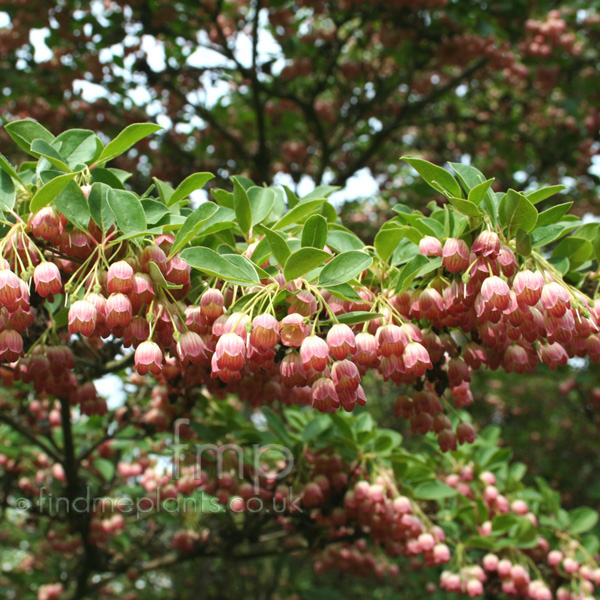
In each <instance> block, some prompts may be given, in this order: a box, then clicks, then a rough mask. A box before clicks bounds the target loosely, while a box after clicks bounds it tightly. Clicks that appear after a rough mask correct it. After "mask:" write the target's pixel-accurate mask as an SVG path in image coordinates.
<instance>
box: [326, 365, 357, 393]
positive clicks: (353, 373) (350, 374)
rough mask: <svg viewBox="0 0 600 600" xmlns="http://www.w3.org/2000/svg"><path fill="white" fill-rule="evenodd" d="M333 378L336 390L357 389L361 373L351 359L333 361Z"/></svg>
mask: <svg viewBox="0 0 600 600" xmlns="http://www.w3.org/2000/svg"><path fill="white" fill-rule="evenodd" d="M331 379H332V381H333V383H334V385H335V389H336V391H337V392H338V393H339V392H342V391H355V390H356V389H357V388H358V386H359V384H360V373H359V372H358V367H357V366H356V365H355V364H354V363H353V362H351V361H349V360H342V361H339V362H335V363H333V367H332V368H331Z"/></svg>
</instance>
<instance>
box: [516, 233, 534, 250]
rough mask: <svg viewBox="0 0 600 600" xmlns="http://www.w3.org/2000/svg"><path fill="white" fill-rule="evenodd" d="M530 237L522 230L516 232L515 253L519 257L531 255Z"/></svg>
mask: <svg viewBox="0 0 600 600" xmlns="http://www.w3.org/2000/svg"><path fill="white" fill-rule="evenodd" d="M531 247H532V243H531V236H530V235H529V234H528V233H527V232H526V231H523V230H522V229H519V231H517V252H518V253H519V254H520V255H521V256H529V255H530V254H531Z"/></svg>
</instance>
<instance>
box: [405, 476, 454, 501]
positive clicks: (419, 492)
mask: <svg viewBox="0 0 600 600" xmlns="http://www.w3.org/2000/svg"><path fill="white" fill-rule="evenodd" d="M457 494H458V492H457V491H456V490H455V489H454V488H452V487H450V486H449V485H446V484H445V483H443V482H441V481H439V480H437V479H435V480H433V481H424V482H423V483H420V484H419V485H418V486H417V487H416V488H415V489H414V492H413V496H414V497H415V498H419V499H420V500H442V499H444V498H452V497H453V496H456V495H457Z"/></svg>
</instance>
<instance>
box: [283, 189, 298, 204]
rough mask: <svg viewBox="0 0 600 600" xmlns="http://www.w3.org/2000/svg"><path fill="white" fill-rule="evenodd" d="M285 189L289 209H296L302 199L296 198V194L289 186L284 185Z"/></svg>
mask: <svg viewBox="0 0 600 600" xmlns="http://www.w3.org/2000/svg"><path fill="white" fill-rule="evenodd" d="M283 189H284V191H285V197H286V200H287V204H288V208H289V209H290V210H291V209H292V208H294V206H296V204H298V202H300V198H298V196H296V194H294V192H293V191H292V190H291V189H290V188H289V187H288V186H287V185H284V186H283Z"/></svg>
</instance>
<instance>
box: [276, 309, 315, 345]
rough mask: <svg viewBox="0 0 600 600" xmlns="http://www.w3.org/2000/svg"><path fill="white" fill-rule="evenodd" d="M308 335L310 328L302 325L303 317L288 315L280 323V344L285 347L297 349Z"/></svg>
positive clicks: (293, 314) (296, 314) (295, 314)
mask: <svg viewBox="0 0 600 600" xmlns="http://www.w3.org/2000/svg"><path fill="white" fill-rule="evenodd" d="M309 333H310V327H309V326H308V325H305V324H304V317H303V316H302V315H300V314H298V313H292V314H289V315H287V317H284V318H283V319H282V321H281V328H280V335H281V343H282V344H284V345H285V346H291V347H293V348H299V347H300V346H301V345H302V342H303V341H304V338H306V337H307V336H308V335H309Z"/></svg>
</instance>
